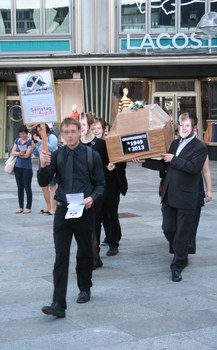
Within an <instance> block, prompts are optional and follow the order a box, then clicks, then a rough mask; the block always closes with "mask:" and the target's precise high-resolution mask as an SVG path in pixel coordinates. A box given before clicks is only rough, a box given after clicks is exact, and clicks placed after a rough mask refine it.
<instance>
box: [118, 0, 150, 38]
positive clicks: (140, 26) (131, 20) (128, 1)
mask: <svg viewBox="0 0 217 350" xmlns="http://www.w3.org/2000/svg"><path fill="white" fill-rule="evenodd" d="M145 12H146V5H145V3H144V1H143V2H142V1H141V3H140V2H139V1H134V0H121V32H128V33H132V32H133V33H134V32H136V33H139V32H144V31H145Z"/></svg>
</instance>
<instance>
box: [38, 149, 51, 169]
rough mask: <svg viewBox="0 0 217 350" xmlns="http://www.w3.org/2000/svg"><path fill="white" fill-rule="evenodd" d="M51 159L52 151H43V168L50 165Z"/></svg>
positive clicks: (41, 158)
mask: <svg viewBox="0 0 217 350" xmlns="http://www.w3.org/2000/svg"><path fill="white" fill-rule="evenodd" d="M50 161H51V153H50V152H48V153H46V152H45V151H42V152H41V154H40V162H41V168H45V167H46V165H50Z"/></svg>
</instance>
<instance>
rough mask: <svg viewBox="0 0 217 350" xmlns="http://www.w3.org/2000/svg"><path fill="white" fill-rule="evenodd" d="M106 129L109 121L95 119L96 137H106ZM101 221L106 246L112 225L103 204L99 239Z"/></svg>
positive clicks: (98, 228) (99, 230) (103, 242)
mask: <svg viewBox="0 0 217 350" xmlns="http://www.w3.org/2000/svg"><path fill="white" fill-rule="evenodd" d="M106 130H108V123H106V121H105V120H104V119H102V118H98V119H96V120H95V122H94V125H93V128H92V132H93V134H94V135H95V137H96V138H98V139H103V140H104V139H105V134H106ZM101 223H102V224H103V228H104V231H105V238H104V240H103V241H102V243H101V245H102V246H105V245H108V243H109V233H110V230H111V227H110V225H109V218H108V213H107V211H106V209H105V206H104V205H103V207H102V210H101V216H100V220H97V224H96V225H97V232H98V235H97V236H98V240H100V236H101Z"/></svg>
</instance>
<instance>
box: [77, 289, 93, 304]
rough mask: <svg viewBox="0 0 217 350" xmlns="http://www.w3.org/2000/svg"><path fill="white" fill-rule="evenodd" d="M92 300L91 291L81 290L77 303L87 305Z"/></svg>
mask: <svg viewBox="0 0 217 350" xmlns="http://www.w3.org/2000/svg"><path fill="white" fill-rule="evenodd" d="M89 300H90V291H89V290H81V291H80V293H79V294H78V298H77V303H78V304H83V303H87V302H88V301H89Z"/></svg>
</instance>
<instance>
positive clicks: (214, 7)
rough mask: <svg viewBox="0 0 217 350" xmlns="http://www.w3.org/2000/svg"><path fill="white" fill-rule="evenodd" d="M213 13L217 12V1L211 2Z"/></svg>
mask: <svg viewBox="0 0 217 350" xmlns="http://www.w3.org/2000/svg"><path fill="white" fill-rule="evenodd" d="M211 11H213V12H217V0H216V1H213V2H211Z"/></svg>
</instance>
